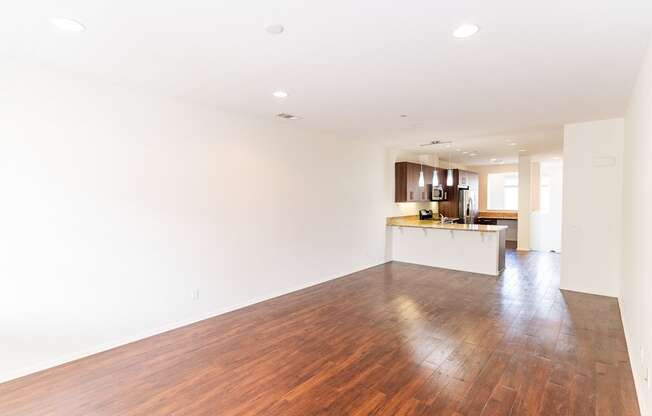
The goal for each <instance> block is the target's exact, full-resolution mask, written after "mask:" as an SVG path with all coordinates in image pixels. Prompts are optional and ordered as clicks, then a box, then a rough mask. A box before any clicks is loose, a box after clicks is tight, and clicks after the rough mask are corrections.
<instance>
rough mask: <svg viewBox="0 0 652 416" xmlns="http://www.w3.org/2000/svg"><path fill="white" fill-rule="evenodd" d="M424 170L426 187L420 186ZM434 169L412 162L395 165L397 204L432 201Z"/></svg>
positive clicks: (395, 199) (395, 198)
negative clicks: (420, 178) (421, 174)
mask: <svg viewBox="0 0 652 416" xmlns="http://www.w3.org/2000/svg"><path fill="white" fill-rule="evenodd" d="M422 169H423V178H424V186H419V173H420V172H421V170H422ZM433 169H434V168H433V167H431V166H427V165H420V164H418V163H411V162H397V163H396V164H395V165H394V179H395V196H394V201H395V202H423V201H429V200H430V193H431V192H432V190H431V188H432V173H433Z"/></svg>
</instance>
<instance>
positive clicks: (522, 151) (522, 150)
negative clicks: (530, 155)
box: [518, 149, 527, 153]
mask: <svg viewBox="0 0 652 416" xmlns="http://www.w3.org/2000/svg"><path fill="white" fill-rule="evenodd" d="M518 151H519V152H521V153H524V152H527V149H518Z"/></svg>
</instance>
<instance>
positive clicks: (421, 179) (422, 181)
mask: <svg viewBox="0 0 652 416" xmlns="http://www.w3.org/2000/svg"><path fill="white" fill-rule="evenodd" d="M424 186H426V179H425V178H424V177H423V164H422V165H421V171H420V172H419V188H423V187H424Z"/></svg>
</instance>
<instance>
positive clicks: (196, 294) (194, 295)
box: [192, 289, 199, 300]
mask: <svg viewBox="0 0 652 416" xmlns="http://www.w3.org/2000/svg"><path fill="white" fill-rule="evenodd" d="M192 300H199V289H195V290H193V291H192Z"/></svg>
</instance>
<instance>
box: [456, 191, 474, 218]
mask: <svg viewBox="0 0 652 416" xmlns="http://www.w3.org/2000/svg"><path fill="white" fill-rule="evenodd" d="M459 193H460V194H459V195H460V197H459V198H460V199H459V201H460V202H459V204H460V206H459V213H460V214H459V215H460V222H461V223H464V224H473V223H474V222H475V219H476V218H477V217H478V205H477V201H476V199H477V198H478V196H477V194H476V193H475V192H473V191H472V190H471V189H468V188H466V189H464V188H460V189H459Z"/></svg>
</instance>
